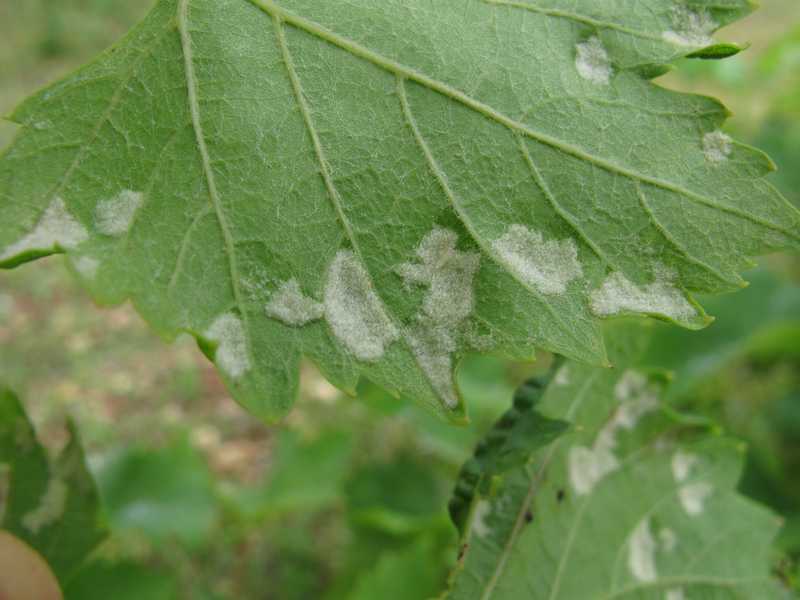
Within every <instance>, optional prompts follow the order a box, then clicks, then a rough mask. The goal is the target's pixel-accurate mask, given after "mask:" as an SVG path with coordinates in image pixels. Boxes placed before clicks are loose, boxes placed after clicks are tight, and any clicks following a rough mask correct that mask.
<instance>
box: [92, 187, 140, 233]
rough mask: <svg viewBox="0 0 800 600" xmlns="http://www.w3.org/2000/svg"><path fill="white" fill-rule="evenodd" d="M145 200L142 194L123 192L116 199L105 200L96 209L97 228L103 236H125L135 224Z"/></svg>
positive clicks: (95, 221)
mask: <svg viewBox="0 0 800 600" xmlns="http://www.w3.org/2000/svg"><path fill="white" fill-rule="evenodd" d="M143 199H144V196H143V195H142V193H141V192H134V191H132V190H122V191H121V192H120V193H119V194H117V195H116V196H115V197H114V198H111V199H109V200H103V201H102V202H100V203H99V204H98V205H97V207H96V208H95V212H94V223H95V227H97V230H98V231H99V232H100V233H102V234H103V235H110V236H112V237H117V236H121V235H124V234H125V233H127V232H128V230H129V229H130V227H131V225H132V224H133V220H134V218H135V217H136V211H138V210H139V208H140V207H141V205H142V201H143Z"/></svg>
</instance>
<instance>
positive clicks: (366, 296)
mask: <svg viewBox="0 0 800 600" xmlns="http://www.w3.org/2000/svg"><path fill="white" fill-rule="evenodd" d="M325 316H326V318H327V319H328V323H330V326H331V329H332V330H333V333H334V334H335V335H336V337H337V338H338V339H339V341H341V342H342V344H344V346H345V347H346V348H347V349H348V350H350V352H352V353H353V354H354V355H355V356H356V358H358V359H359V360H363V361H365V362H375V361H377V360H380V358H381V357H382V356H383V354H384V352H386V349H387V347H388V346H389V345H390V344H391V343H392V342H394V341H395V340H397V338H398V337H399V331H398V329H397V327H396V326H395V325H394V323H393V322H392V320H391V318H390V317H389V315H388V314H387V313H386V308H385V307H384V306H383V304H382V303H381V300H380V298H378V296H377V294H376V293H375V290H374V289H373V288H372V282H371V280H370V278H369V275H368V274H367V272H366V270H365V269H364V267H363V266H362V264H361V262H360V261H359V260H358V258H356V256H355V254H353V252H351V251H350V250H341V251H340V252H339V253H338V254H337V255H336V258H335V259H334V261H333V263H332V264H331V266H330V268H329V270H328V281H327V283H326V284H325Z"/></svg>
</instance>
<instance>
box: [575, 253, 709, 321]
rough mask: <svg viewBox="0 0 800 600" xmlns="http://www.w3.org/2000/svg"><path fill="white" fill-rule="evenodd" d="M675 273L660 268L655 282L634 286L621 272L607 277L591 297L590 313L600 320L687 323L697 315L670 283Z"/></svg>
mask: <svg viewBox="0 0 800 600" xmlns="http://www.w3.org/2000/svg"><path fill="white" fill-rule="evenodd" d="M674 279H675V273H674V272H673V271H671V270H669V269H667V268H665V267H664V266H663V265H661V266H659V267H658V268H657V269H656V280H655V281H654V282H653V283H649V284H646V285H641V286H640V285H636V284H635V283H633V282H632V281H630V280H629V279H628V278H627V277H625V275H623V274H622V273H620V272H618V271H617V272H614V273H612V274H611V275H609V276H608V277H607V278H606V280H605V281H604V282H603V284H602V285H601V286H600V287H599V288H598V289H596V290H594V291H592V293H591V295H590V307H591V309H592V312H593V313H594V314H595V315H597V316H599V317H610V316H613V315H618V314H621V313H635V314H645V315H661V316H663V317H667V318H669V319H673V320H676V321H681V320H689V319H691V318H692V317H695V316H697V311H696V310H695V308H694V307H693V306H692V305H691V304H690V303H689V301H688V300H687V299H686V296H685V295H684V293H683V292H682V291H681V290H680V289H678V287H676V286H675V284H674V283H673V281H674Z"/></svg>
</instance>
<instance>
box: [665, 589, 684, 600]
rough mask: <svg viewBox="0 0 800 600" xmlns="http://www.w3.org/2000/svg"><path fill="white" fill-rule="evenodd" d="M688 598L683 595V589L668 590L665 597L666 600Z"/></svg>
mask: <svg viewBox="0 0 800 600" xmlns="http://www.w3.org/2000/svg"><path fill="white" fill-rule="evenodd" d="M685 598H686V596H684V595H683V588H672V589H671V590H667V593H666V594H665V595H664V600H685Z"/></svg>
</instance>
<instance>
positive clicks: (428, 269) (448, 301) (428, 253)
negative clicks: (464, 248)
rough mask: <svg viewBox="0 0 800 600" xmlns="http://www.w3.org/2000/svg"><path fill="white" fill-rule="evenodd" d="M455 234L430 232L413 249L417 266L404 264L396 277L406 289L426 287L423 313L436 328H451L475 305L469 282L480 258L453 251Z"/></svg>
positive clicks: (444, 231)
mask: <svg viewBox="0 0 800 600" xmlns="http://www.w3.org/2000/svg"><path fill="white" fill-rule="evenodd" d="M457 242H458V234H456V233H455V232H454V231H451V230H449V229H439V228H437V229H434V230H433V231H431V232H430V233H429V234H428V235H426V236H425V238H424V239H423V240H422V242H421V243H420V245H419V247H418V248H417V256H418V257H419V259H420V262H419V263H404V264H402V265H399V266H398V267H397V273H398V274H399V275H400V276H401V277H402V278H403V279H404V280H405V282H406V283H407V284H408V285H415V284H416V285H423V286H427V287H428V293H427V294H426V295H425V301H424V304H423V311H424V313H425V315H426V316H427V317H428V318H430V319H431V320H432V325H433V326H437V327H454V326H456V325H458V324H459V323H460V322H461V321H463V320H464V319H466V318H467V317H468V316H469V315H470V314H471V313H472V310H473V308H474V305H475V298H474V292H473V280H474V278H475V273H476V272H477V271H478V266H479V265H480V260H481V257H480V255H479V254H477V253H475V252H459V251H458V250H457V249H456V243H457Z"/></svg>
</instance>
